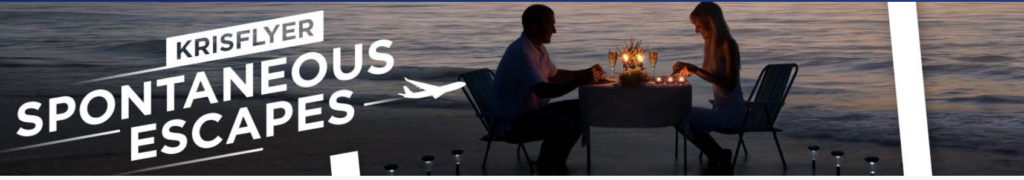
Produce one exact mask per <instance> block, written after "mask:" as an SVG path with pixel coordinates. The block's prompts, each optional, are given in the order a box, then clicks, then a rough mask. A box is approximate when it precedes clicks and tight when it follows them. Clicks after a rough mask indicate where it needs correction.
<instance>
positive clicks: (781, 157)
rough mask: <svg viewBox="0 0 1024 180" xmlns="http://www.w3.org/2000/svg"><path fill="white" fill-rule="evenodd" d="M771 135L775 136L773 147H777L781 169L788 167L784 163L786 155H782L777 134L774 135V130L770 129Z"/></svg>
mask: <svg viewBox="0 0 1024 180" xmlns="http://www.w3.org/2000/svg"><path fill="white" fill-rule="evenodd" d="M772 137H773V138H775V148H776V149H779V159H782V169H789V166H787V165H786V157H785V156H783V155H782V145H779V136H778V135H775V131H772Z"/></svg>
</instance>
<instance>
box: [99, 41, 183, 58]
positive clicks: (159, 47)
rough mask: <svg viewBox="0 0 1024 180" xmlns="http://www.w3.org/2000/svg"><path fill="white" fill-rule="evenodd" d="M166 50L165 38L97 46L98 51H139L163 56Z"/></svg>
mask: <svg viewBox="0 0 1024 180" xmlns="http://www.w3.org/2000/svg"><path fill="white" fill-rule="evenodd" d="M166 50H167V49H166V40H163V39H154V40H145V41H135V42H129V43H122V44H117V45H112V46H106V47H101V48H99V51H100V52H114V53H139V54H150V55H154V56H163V55H164V51H166Z"/></svg>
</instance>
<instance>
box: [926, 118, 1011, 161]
mask: <svg viewBox="0 0 1024 180" xmlns="http://www.w3.org/2000/svg"><path fill="white" fill-rule="evenodd" d="M1022 120H1024V118H1021V117H1019V115H999V114H995V115H993V114H984V115H976V114H964V113H934V112H933V113H929V115H928V132H929V139H930V141H931V144H932V146H933V147H936V146H937V147H950V148H962V149H970V150H973V151H988V152H992V153H997V154H1003V155H1022V154H1024V150H1022V149H1021V148H1020V147H1021V145H1020V142H1021V141H1024V136H1022V135H1024V134H1021V132H1020V131H1017V130H1018V129H1021V128H1022V127H1024V121H1022Z"/></svg>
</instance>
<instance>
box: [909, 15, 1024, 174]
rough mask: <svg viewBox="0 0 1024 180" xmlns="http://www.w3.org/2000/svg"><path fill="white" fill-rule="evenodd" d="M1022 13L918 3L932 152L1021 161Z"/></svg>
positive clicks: (1023, 136)
mask: <svg viewBox="0 0 1024 180" xmlns="http://www.w3.org/2000/svg"><path fill="white" fill-rule="evenodd" d="M1021 8H1024V3H918V14H919V23H920V30H921V55H922V60H923V65H924V80H925V93H926V95H927V101H928V103H927V106H928V127H929V133H930V134H931V136H930V138H931V144H932V147H933V148H939V149H940V150H941V149H942V148H959V149H969V150H973V151H975V152H979V153H997V154H1003V155H1009V156H1019V155H1024V145H1021V142H1024V132H1022V131H1020V130H1021V129H1024V93H1021V91H1020V89H1022V88H1024V84H1022V83H1019V82H1020V81H1021V80H1022V79H1024V61H1022V60H1024V31H1022V30H1021V27H1024V12H1022V11H1020V9H1021ZM933 151H934V150H933ZM980 163H986V164H987V162H980ZM1017 173H1019V172H1017Z"/></svg>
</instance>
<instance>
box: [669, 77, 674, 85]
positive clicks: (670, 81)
mask: <svg viewBox="0 0 1024 180" xmlns="http://www.w3.org/2000/svg"><path fill="white" fill-rule="evenodd" d="M675 83H676V78H672V77H668V83H667V84H675Z"/></svg>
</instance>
